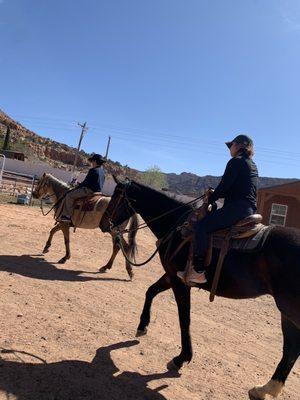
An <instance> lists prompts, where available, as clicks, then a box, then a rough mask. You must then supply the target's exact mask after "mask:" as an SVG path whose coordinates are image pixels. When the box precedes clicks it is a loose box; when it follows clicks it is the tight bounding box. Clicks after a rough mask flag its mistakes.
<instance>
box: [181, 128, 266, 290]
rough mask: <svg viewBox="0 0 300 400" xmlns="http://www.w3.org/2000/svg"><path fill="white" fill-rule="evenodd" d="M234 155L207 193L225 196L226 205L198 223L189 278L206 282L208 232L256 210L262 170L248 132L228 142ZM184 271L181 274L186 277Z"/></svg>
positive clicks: (211, 196)
mask: <svg viewBox="0 0 300 400" xmlns="http://www.w3.org/2000/svg"><path fill="white" fill-rule="evenodd" d="M226 145H227V147H228V148H229V149H230V154H231V156H232V158H231V160H229V162H228V163H227V166H226V169H225V172H224V175H223V177H222V179H221V182H220V183H219V185H218V186H217V187H216V189H215V190H214V191H212V190H210V191H208V193H207V196H208V203H209V204H211V203H214V202H215V201H217V200H218V199H222V198H224V206H223V207H222V208H220V209H218V210H216V211H214V212H211V213H209V214H208V215H207V216H206V217H205V218H203V219H202V220H200V221H198V222H197V223H196V226H195V239H194V245H193V246H194V247H193V248H194V259H193V266H194V268H193V270H192V272H191V273H190V276H188V281H190V282H193V283H205V282H206V278H205V272H204V269H205V266H204V259H205V256H206V252H207V248H208V241H209V239H208V236H209V235H208V234H209V233H211V232H214V231H217V230H220V229H225V228H228V227H230V226H232V225H234V224H235V223H237V222H238V221H239V220H241V219H243V218H246V217H248V216H249V215H252V214H255V212H256V210H257V207H256V197H257V185H258V171H257V167H256V164H255V163H254V162H253V160H252V156H253V142H252V140H251V139H250V138H249V137H248V136H246V135H239V136H237V137H236V138H235V139H233V140H232V141H231V142H226ZM183 274H184V272H182V271H180V272H179V273H178V276H179V277H180V278H181V279H182V278H183V276H184V275H183Z"/></svg>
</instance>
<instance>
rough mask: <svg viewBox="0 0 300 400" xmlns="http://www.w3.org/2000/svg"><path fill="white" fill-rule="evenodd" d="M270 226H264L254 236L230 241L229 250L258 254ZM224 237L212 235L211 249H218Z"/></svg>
mask: <svg viewBox="0 0 300 400" xmlns="http://www.w3.org/2000/svg"><path fill="white" fill-rule="evenodd" d="M271 229H272V226H267V225H264V226H263V227H262V228H261V229H260V230H259V231H258V232H257V233H256V234H255V235H254V236H251V237H248V238H244V239H231V240H230V243H229V249H234V250H238V251H242V252H248V253H253V252H258V251H260V250H261V249H262V248H263V245H264V244H265V241H266V239H267V237H268V235H269V233H270V232H271ZM223 241H224V237H218V235H215V234H213V243H212V245H213V247H214V248H218V249H220V248H221V247H222V243H223Z"/></svg>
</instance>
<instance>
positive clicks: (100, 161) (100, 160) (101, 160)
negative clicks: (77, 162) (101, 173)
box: [88, 154, 107, 165]
mask: <svg viewBox="0 0 300 400" xmlns="http://www.w3.org/2000/svg"><path fill="white" fill-rule="evenodd" d="M88 160H89V161H90V162H93V161H95V163H97V164H98V165H101V164H104V163H105V162H106V161H107V160H106V158H104V157H102V156H101V154H93V155H92V156H91V157H90V158H89V159H88Z"/></svg>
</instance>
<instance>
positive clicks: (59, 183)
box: [45, 174, 70, 189]
mask: <svg viewBox="0 0 300 400" xmlns="http://www.w3.org/2000/svg"><path fill="white" fill-rule="evenodd" d="M45 176H46V177H47V178H48V179H49V180H50V181H51V182H52V183H54V185H57V186H60V187H63V188H64V189H69V188H70V186H69V185H68V184H67V183H66V182H64V181H62V180H60V179H58V178H56V177H55V176H53V175H52V174H45Z"/></svg>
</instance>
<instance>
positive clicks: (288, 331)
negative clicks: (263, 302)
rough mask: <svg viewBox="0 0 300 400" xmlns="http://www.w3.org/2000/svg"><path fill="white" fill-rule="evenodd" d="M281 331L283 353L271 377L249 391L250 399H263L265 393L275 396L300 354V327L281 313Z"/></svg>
mask: <svg viewBox="0 0 300 400" xmlns="http://www.w3.org/2000/svg"><path fill="white" fill-rule="evenodd" d="M281 326H282V333H283V355H282V359H281V361H280V363H279V364H278V366H277V368H276V371H275V373H274V375H273V376H272V379H271V380H270V381H269V382H268V383H267V384H266V385H264V386H256V387H255V388H253V389H251V390H250V391H249V397H250V399H251V400H263V399H265V398H266V395H270V396H273V397H277V396H278V395H279V393H280V392H281V390H282V388H283V386H284V383H285V381H286V379H287V377H288V375H289V373H290V372H291V370H292V368H293V366H294V364H295V362H296V361H297V359H298V357H299V356H300V329H299V328H298V327H297V326H296V325H294V323H293V322H291V321H290V320H289V319H287V318H286V317H285V316H284V315H283V314H281Z"/></svg>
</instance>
